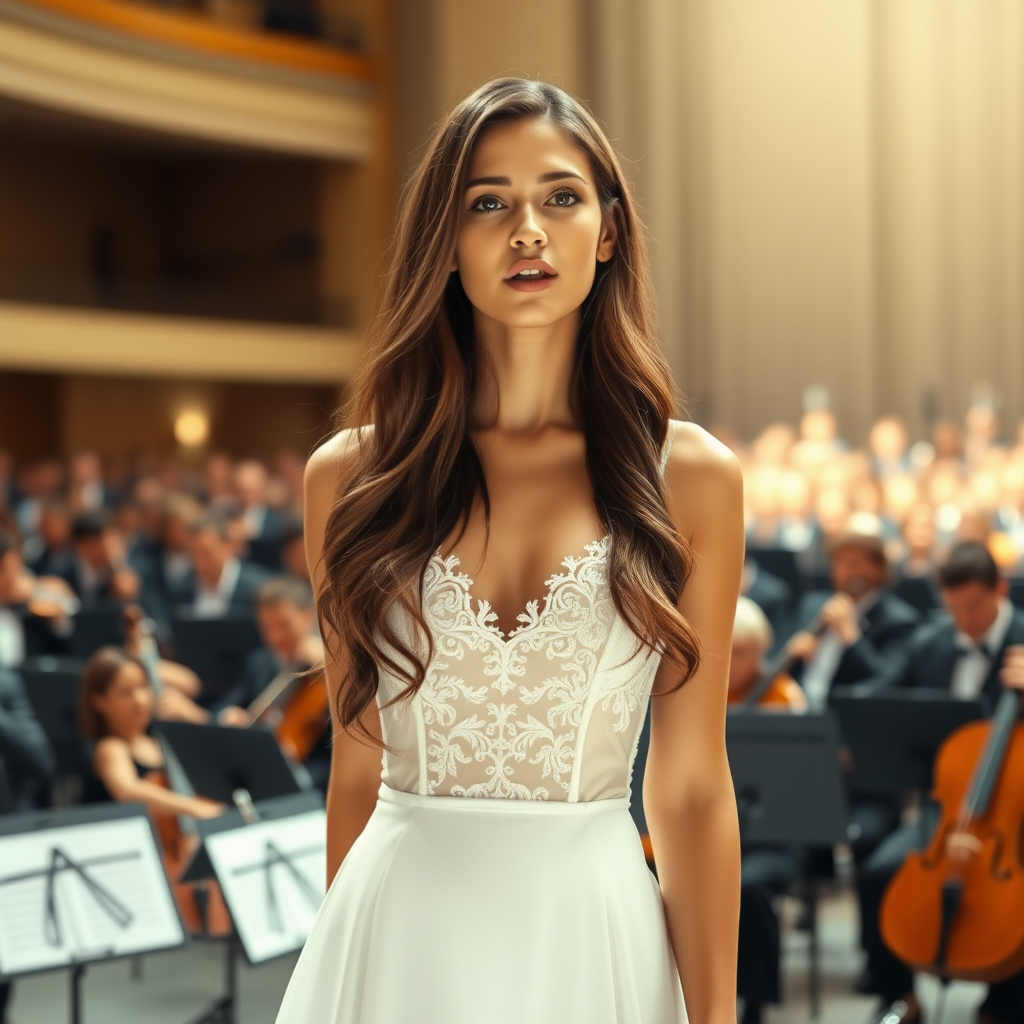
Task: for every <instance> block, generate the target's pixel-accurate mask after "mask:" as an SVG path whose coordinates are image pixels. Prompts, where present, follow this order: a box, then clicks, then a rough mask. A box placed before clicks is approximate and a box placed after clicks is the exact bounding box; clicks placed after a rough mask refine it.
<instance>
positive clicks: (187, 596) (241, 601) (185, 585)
mask: <svg viewBox="0 0 1024 1024" xmlns="http://www.w3.org/2000/svg"><path fill="white" fill-rule="evenodd" d="M269 575H270V574H269V573H268V572H267V571H266V570H265V569H261V568H260V567H259V566H257V565H253V564H252V563H251V562H246V561H243V562H242V565H241V569H240V570H239V573H238V580H237V581H236V583H235V589H234V591H232V594H231V599H230V601H229V603H228V612H229V614H232V615H234V614H239V613H249V614H251V613H252V610H253V602H254V600H255V597H256V591H257V590H259V587H260V584H261V583H263V582H264V581H265V580H267V579H268V578H269ZM195 599H196V578H195V575H194V573H192V572H190V573H189V574H188V575H187V576H185V577H184V579H182V580H179V581H178V583H177V584H175V585H174V586H172V587H171V588H170V597H169V601H170V606H171V607H172V608H179V607H181V606H183V605H192V604H193V603H194V602H195Z"/></svg>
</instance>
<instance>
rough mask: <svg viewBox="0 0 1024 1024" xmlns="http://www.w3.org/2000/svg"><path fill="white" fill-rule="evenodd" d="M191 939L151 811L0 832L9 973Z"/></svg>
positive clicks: (2, 961) (2, 935)
mask: <svg viewBox="0 0 1024 1024" xmlns="http://www.w3.org/2000/svg"><path fill="white" fill-rule="evenodd" d="M185 939H186V936H185V933H184V931H183V929H182V925H181V920H180V918H179V917H178V912H177V909H176V908H175V905H174V898H173V896H172V895H171V891H170V888H169V885H168V882H167V876H166V875H165V874H164V869H163V864H162V862H161V859H160V854H159V852H158V850H157V846H156V840H155V838H154V836H153V831H152V828H151V827H150V824H149V819H148V818H146V817H145V816H144V815H142V814H140V815H138V816H135V817H129V818H117V819H114V820H112V821H91V822H83V823H79V824H74V825H67V826H58V827H56V828H43V829H39V830H38V831H32V832H20V833H16V834H13V835H3V836H0V974H4V975H16V974H24V973H28V972H30V971H39V970H46V969H48V968H55V967H62V966H65V965H67V964H71V963H82V962H89V961H94V960H104V959H107V958H108V957H112V956H125V955H129V954H132V953H143V952H147V951H153V950H157V949H169V948H173V947H175V946H180V945H182V944H183V943H184V942H185Z"/></svg>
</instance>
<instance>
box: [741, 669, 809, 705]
mask: <svg viewBox="0 0 1024 1024" xmlns="http://www.w3.org/2000/svg"><path fill="white" fill-rule="evenodd" d="M761 678H763V674H762V677H761ZM769 678H770V680H771V685H770V686H769V687H768V688H767V689H764V690H762V692H761V697H760V699H759V700H758V702H757V705H756V706H757V707H759V708H772V709H773V710H779V711H782V710H786V711H806V710H807V697H806V696H805V695H804V691H803V690H802V689H801V687H800V684H799V683H798V682H797V681H796V680H795V679H794V678H793V677H792V676H789V675H787V674H786V673H785V672H780V673H778V674H777V675H775V676H774V677H769ZM759 681H760V680H759ZM757 685H758V684H757V683H755V684H754V686H755V687H756V686H757ZM748 698H749V691H748V692H747V693H743V692H740V693H736V694H733V693H730V694H729V706H730V707H737V706H739V707H749V706H750V705H749V703H748Z"/></svg>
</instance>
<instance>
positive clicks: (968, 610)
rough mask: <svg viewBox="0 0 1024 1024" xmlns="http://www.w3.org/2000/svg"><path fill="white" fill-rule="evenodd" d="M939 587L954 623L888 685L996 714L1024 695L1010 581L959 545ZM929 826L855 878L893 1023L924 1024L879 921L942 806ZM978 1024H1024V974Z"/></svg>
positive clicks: (995, 992)
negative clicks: (926, 691) (936, 693)
mask: <svg viewBox="0 0 1024 1024" xmlns="http://www.w3.org/2000/svg"><path fill="white" fill-rule="evenodd" d="M938 586H939V592H940V594H941V595H942V601H943V604H944V605H945V606H946V609H947V611H948V612H949V616H948V617H946V618H943V619H939V620H937V621H934V622H928V623H925V624H924V625H923V626H921V627H920V628H919V629H918V630H917V631H916V632H915V633H914V635H913V637H912V638H911V641H910V644H909V647H908V651H907V657H906V659H905V660H904V661H903V662H902V663H901V664H900V665H898V666H896V667H895V669H894V670H893V672H892V673H891V674H890V676H889V678H888V679H887V680H886V684H887V685H895V686H907V687H930V688H934V689H938V690H943V691H945V692H947V693H952V694H955V695H956V696H959V697H963V698H965V699H975V698H978V697H981V699H982V701H983V703H984V704H985V705H986V706H987V709H988V712H989V713H990V714H991V712H992V711H993V710H994V709H995V705H996V703H997V701H998V698H999V696H1000V694H1001V693H1002V691H1003V689H1004V687H1012V688H1014V689H1017V690H1022V691H1024V613H1022V612H1021V611H1020V609H1017V608H1014V607H1013V605H1011V604H1010V602H1009V601H1008V600H1007V597H1006V593H1007V586H1006V581H1005V580H1004V579H1001V578H1000V575H999V569H998V567H997V566H996V563H995V561H994V559H993V558H992V555H991V554H989V552H988V549H987V548H986V547H985V545H984V544H981V543H978V542H976V541H965V542H962V543H960V544H957V545H955V546H954V547H953V548H952V550H951V551H950V552H949V555H948V557H947V558H946V561H945V562H944V563H943V564H942V565H941V566H940V567H939V570H938ZM924 815H925V820H924V823H923V825H924V827H923V828H922V827H921V826H920V825H909V826H904V827H901V828H898V829H896V830H895V831H894V832H893V833H892V834H891V835H889V836H888V837H887V838H886V839H885V840H884V841H883V842H882V843H881V844H880V845H879V846H878V848H877V849H876V850H875V851H874V853H873V854H872V855H871V856H870V857H869V858H868V859H867V861H866V862H865V863H864V865H863V866H862V868H861V870H860V872H859V874H858V891H859V896H860V901H861V920H862V928H863V929H864V946H865V949H866V950H867V952H868V975H869V981H870V988H871V989H872V990H873V991H874V992H875V993H876V994H877V995H879V996H880V997H881V999H882V1002H883V1006H884V1011H883V1015H884V1014H889V1013H891V1014H892V1015H893V1016H892V1018H891V1024H898V1022H903V1021H906V1022H908V1024H912V1022H917V1021H919V1020H920V1018H921V1007H920V1004H919V1003H918V1001H917V999H916V997H915V995H914V977H913V974H912V973H911V971H910V969H909V968H908V967H906V966H905V965H904V964H902V963H901V962H900V961H899V960H897V959H896V957H894V956H893V955H892V953H890V952H889V950H888V948H887V947H886V946H885V943H884V942H883V941H882V937H881V934H880V931H879V927H878V914H879V910H880V908H881V905H882V899H883V897H884V895H885V890H886V888H887V887H888V885H889V882H890V880H891V879H892V877H893V876H894V875H895V874H896V872H897V871H898V870H899V868H900V866H901V865H902V864H903V861H904V860H905V859H906V856H907V854H908V853H910V852H911V851H912V850H916V849H919V848H920V847H921V841H922V837H923V836H925V835H927V836H929V838H930V833H931V832H932V831H934V828H935V825H936V824H937V822H938V813H937V807H936V806H935V805H933V804H931V803H929V804H927V805H926V806H925V809H924ZM978 1021H979V1022H980V1024H1024V972H1021V973H1019V974H1017V975H1014V977H1012V978H1011V979H1009V980H1008V981H1003V982H999V983H998V984H994V985H991V986H989V991H988V996H987V998H986V999H985V1001H984V1003H983V1004H982V1006H981V1009H980V1011H979V1014H978Z"/></svg>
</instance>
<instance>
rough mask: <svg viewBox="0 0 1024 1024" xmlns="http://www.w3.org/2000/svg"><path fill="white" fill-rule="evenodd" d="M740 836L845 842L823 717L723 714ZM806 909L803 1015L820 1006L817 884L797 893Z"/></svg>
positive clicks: (834, 757) (831, 731) (831, 741)
mask: <svg viewBox="0 0 1024 1024" xmlns="http://www.w3.org/2000/svg"><path fill="white" fill-rule="evenodd" d="M725 740H726V746H727V747H728V751H729V765H730V768H731V769H732V779H733V785H734V786H735V788H736V804H737V809H738V811H739V819H740V836H741V839H742V841H743V842H744V843H751V844H763V845H768V846H828V847H831V846H835V845H836V844H837V843H842V842H846V840H847V838H848V835H847V827H848V819H847V811H846V793H845V791H844V788H843V777H842V770H841V767H840V763H839V732H838V729H837V727H836V723H835V720H834V718H833V717H832V715H831V714H830V713H829V712H827V711H826V712H825V713H823V714H806V715H787V714H766V713H755V714H751V713H749V712H747V711H743V712H735V711H730V713H729V715H728V717H727V718H726V723H725ZM801 895H802V896H803V898H804V900H805V902H806V904H807V910H808V917H809V937H810V958H809V962H810V978H809V984H808V990H809V992H810V1001H811V1016H812V1017H813V1018H816V1017H817V1016H818V1014H819V1011H820V1003H821V974H820V970H819V947H818V896H819V892H818V884H817V883H815V882H814V881H809V882H808V883H807V884H806V885H805V886H802V887H801Z"/></svg>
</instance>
